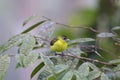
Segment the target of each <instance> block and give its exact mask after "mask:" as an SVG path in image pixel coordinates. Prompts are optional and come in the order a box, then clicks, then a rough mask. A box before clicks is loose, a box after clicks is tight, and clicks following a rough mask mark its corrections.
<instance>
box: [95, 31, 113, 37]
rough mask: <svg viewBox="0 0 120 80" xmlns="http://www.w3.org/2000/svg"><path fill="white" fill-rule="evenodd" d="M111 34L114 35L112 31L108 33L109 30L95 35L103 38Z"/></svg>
mask: <svg viewBox="0 0 120 80" xmlns="http://www.w3.org/2000/svg"><path fill="white" fill-rule="evenodd" d="M113 36H115V35H114V34H113V33H109V32H102V33H99V34H98V35H97V37H103V38H107V37H113Z"/></svg>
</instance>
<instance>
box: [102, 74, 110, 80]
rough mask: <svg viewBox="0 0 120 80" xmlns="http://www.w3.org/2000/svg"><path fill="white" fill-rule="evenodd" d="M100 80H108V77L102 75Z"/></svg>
mask: <svg viewBox="0 0 120 80" xmlns="http://www.w3.org/2000/svg"><path fill="white" fill-rule="evenodd" d="M100 80H110V79H109V78H108V76H107V75H106V74H104V73H102V74H101V77H100Z"/></svg>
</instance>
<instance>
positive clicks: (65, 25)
mask: <svg viewBox="0 0 120 80" xmlns="http://www.w3.org/2000/svg"><path fill="white" fill-rule="evenodd" d="M43 17H44V18H45V19H47V20H48V21H53V22H55V21H54V20H52V19H50V18H48V17H45V16H43ZM55 23H56V24H58V25H62V26H64V27H69V28H83V29H89V30H91V31H93V32H95V33H99V31H97V30H95V29H93V28H91V27H86V26H70V25H67V24H63V23H59V22H55Z"/></svg>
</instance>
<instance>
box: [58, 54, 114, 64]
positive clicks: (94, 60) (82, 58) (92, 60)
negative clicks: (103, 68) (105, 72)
mask: <svg viewBox="0 0 120 80" xmlns="http://www.w3.org/2000/svg"><path fill="white" fill-rule="evenodd" d="M57 55H61V54H57ZM64 56H68V57H73V58H77V59H80V60H86V61H90V62H96V63H100V64H104V65H108V66H115V64H110V63H107V62H103V61H99V60H97V59H91V58H86V57H80V56H76V55H70V54H64Z"/></svg>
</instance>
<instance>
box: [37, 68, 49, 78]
mask: <svg viewBox="0 0 120 80" xmlns="http://www.w3.org/2000/svg"><path fill="white" fill-rule="evenodd" d="M50 74H51V73H50V72H48V71H46V70H44V71H42V72H41V73H40V74H39V76H38V79H37V80H45V79H46V78H47V77H48V76H49V75H50Z"/></svg>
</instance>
